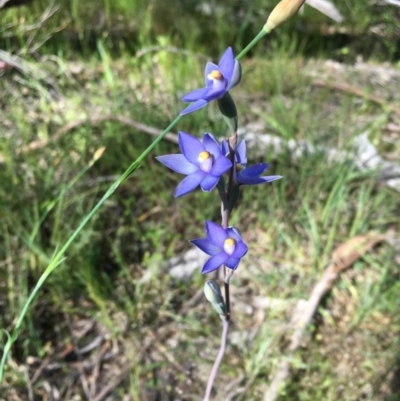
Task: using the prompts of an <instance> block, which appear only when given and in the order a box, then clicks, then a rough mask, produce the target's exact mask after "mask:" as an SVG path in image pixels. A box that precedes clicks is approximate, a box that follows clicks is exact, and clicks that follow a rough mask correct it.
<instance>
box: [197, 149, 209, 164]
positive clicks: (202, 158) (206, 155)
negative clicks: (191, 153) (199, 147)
mask: <svg viewBox="0 0 400 401" xmlns="http://www.w3.org/2000/svg"><path fill="white" fill-rule="evenodd" d="M210 157H211V154H210V152H207V151H204V152H201V153H200V154H199V157H198V159H197V160H198V161H199V162H202V161H205V160H207V159H209V158H210Z"/></svg>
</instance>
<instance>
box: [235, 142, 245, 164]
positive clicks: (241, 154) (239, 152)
mask: <svg viewBox="0 0 400 401" xmlns="http://www.w3.org/2000/svg"><path fill="white" fill-rule="evenodd" d="M246 153H247V152H246V141H245V140H244V139H242V140H241V141H240V142H239V143H238V144H237V146H236V149H235V154H236V159H237V160H236V161H237V163H239V164H241V165H242V166H246V164H247V155H246Z"/></svg>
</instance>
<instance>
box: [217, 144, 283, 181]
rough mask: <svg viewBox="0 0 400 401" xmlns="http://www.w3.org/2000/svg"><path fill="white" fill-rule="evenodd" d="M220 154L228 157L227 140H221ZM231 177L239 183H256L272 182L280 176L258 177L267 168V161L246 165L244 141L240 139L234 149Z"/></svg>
mask: <svg viewBox="0 0 400 401" xmlns="http://www.w3.org/2000/svg"><path fill="white" fill-rule="evenodd" d="M221 149H222V154H224V155H227V156H228V157H229V146H228V142H227V141H225V140H224V141H222V144H221ZM234 164H235V168H234V174H233V179H234V181H236V182H237V184H238V185H239V186H240V185H257V184H263V183H266V182H272V181H276V180H279V179H280V178H282V176H281V175H269V176H264V177H260V176H261V174H263V173H264V172H265V171H266V170H267V169H268V168H269V164H268V163H257V164H254V165H253V166H250V167H247V154H246V142H245V141H244V140H241V141H240V142H239V143H238V144H237V146H236V149H235V159H234Z"/></svg>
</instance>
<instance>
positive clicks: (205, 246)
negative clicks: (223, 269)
mask: <svg viewBox="0 0 400 401" xmlns="http://www.w3.org/2000/svg"><path fill="white" fill-rule="evenodd" d="M189 242H191V243H192V244H193V245H196V246H197V248H199V249H200V250H201V251H203V252H204V253H206V254H207V255H210V256H214V255H217V254H219V253H221V249H219V248H218V247H217V246H216V245H214V244H212V243H211V242H210V241H209V240H208V239H207V238H197V239H192V240H190V241H189Z"/></svg>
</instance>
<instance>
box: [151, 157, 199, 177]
mask: <svg viewBox="0 0 400 401" xmlns="http://www.w3.org/2000/svg"><path fill="white" fill-rule="evenodd" d="M156 159H157V160H158V161H159V162H161V163H162V164H164V166H167V167H168V168H170V169H171V170H173V171H175V172H177V173H179V174H186V175H188V174H192V173H194V172H195V171H197V170H198V169H199V168H198V167H197V166H195V165H194V164H192V163H190V162H189V161H188V160H187V159H186V157H185V156H184V155H182V154H176V155H164V156H158V157H156Z"/></svg>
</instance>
